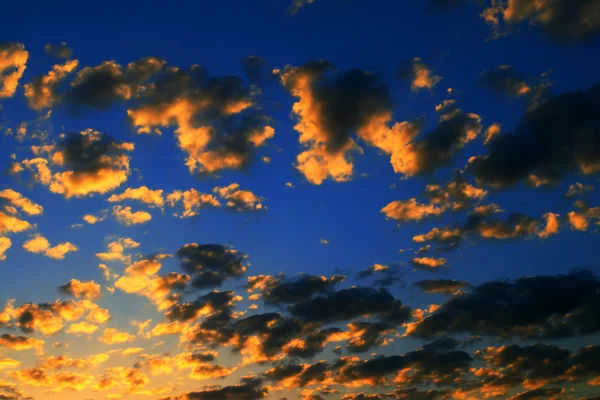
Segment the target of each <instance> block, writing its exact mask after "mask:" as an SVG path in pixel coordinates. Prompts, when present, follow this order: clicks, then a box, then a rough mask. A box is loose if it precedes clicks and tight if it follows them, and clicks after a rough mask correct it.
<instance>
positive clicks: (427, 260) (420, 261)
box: [411, 257, 446, 269]
mask: <svg viewBox="0 0 600 400" xmlns="http://www.w3.org/2000/svg"><path fill="white" fill-rule="evenodd" d="M411 262H412V263H413V265H415V266H416V267H419V268H429V269H436V268H440V267H443V266H444V265H446V259H445V258H433V257H415V258H413V259H412V260H411Z"/></svg>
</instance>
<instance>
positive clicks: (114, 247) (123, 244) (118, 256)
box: [96, 238, 140, 264]
mask: <svg viewBox="0 0 600 400" xmlns="http://www.w3.org/2000/svg"><path fill="white" fill-rule="evenodd" d="M139 245H140V244H139V243H138V242H136V241H135V240H133V239H130V238H120V239H117V240H115V241H114V242H110V243H109V244H108V251H107V252H104V253H96V257H98V258H99V259H101V260H103V261H119V262H122V263H123V264H129V263H130V262H131V256H130V255H125V254H123V252H124V251H125V250H131V249H135V248H137V247H138V246H139Z"/></svg>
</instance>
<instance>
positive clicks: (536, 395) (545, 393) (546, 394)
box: [509, 388, 565, 400]
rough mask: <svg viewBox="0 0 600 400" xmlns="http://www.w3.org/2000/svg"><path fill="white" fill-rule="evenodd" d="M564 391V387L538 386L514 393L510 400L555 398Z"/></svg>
mask: <svg viewBox="0 0 600 400" xmlns="http://www.w3.org/2000/svg"><path fill="white" fill-rule="evenodd" d="M564 391H565V390H564V389H563V388H537V389H531V390H528V391H526V392H523V393H519V394H517V395H514V396H512V397H511V398H510V399H509V400H532V399H540V400H541V399H555V398H557V396H558V395H560V394H562V393H563V392H564Z"/></svg>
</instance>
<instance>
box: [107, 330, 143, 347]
mask: <svg viewBox="0 0 600 400" xmlns="http://www.w3.org/2000/svg"><path fill="white" fill-rule="evenodd" d="M98 340H99V341H101V342H102V343H104V344H108V345H112V344H119V343H127V342H133V341H134V340H135V335H132V334H130V333H127V332H122V331H119V330H117V329H115V328H106V329H105V330H104V332H102V336H101V337H99V338H98Z"/></svg>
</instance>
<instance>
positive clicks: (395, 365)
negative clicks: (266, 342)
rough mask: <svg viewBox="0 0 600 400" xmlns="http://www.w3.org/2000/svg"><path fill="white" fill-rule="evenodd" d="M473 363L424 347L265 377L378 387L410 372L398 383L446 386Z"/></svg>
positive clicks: (454, 352)
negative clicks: (401, 372) (431, 383)
mask: <svg viewBox="0 0 600 400" xmlns="http://www.w3.org/2000/svg"><path fill="white" fill-rule="evenodd" d="M472 361H473V359H472V358H471V357H470V356H469V355H468V354H467V353H465V352H463V351H459V350H450V351H437V349H433V348H430V349H425V348H421V349H418V350H416V351H412V352H408V353H406V354H404V355H395V356H378V357H375V358H371V359H368V360H359V359H357V358H353V357H342V358H339V359H338V360H335V361H333V362H331V363H328V362H326V361H320V362H318V363H316V364H312V365H306V364H304V365H300V366H298V365H293V364H290V365H283V366H280V367H276V368H273V369H271V370H269V371H267V372H266V373H265V377H266V378H267V379H268V380H271V381H275V382H277V381H281V380H286V382H288V384H289V383H290V382H292V385H293V386H297V387H304V386H307V385H309V384H319V383H321V382H323V381H324V380H325V379H327V380H328V381H329V383H331V382H333V383H335V384H340V385H348V386H356V385H357V384H362V385H371V386H375V385H380V384H389V383H390V382H389V381H388V379H389V376H390V375H392V374H395V373H398V372H399V371H401V370H410V371H411V374H410V375H402V377H401V378H397V382H396V383H398V384H399V383H402V384H405V385H414V384H422V383H425V382H431V381H435V382H436V383H438V384H440V385H443V384H449V383H451V382H453V381H454V380H456V379H458V378H460V377H461V376H463V375H465V374H466V373H467V372H468V368H469V366H470V365H471V362H472ZM399 379H401V381H400V380H399Z"/></svg>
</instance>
